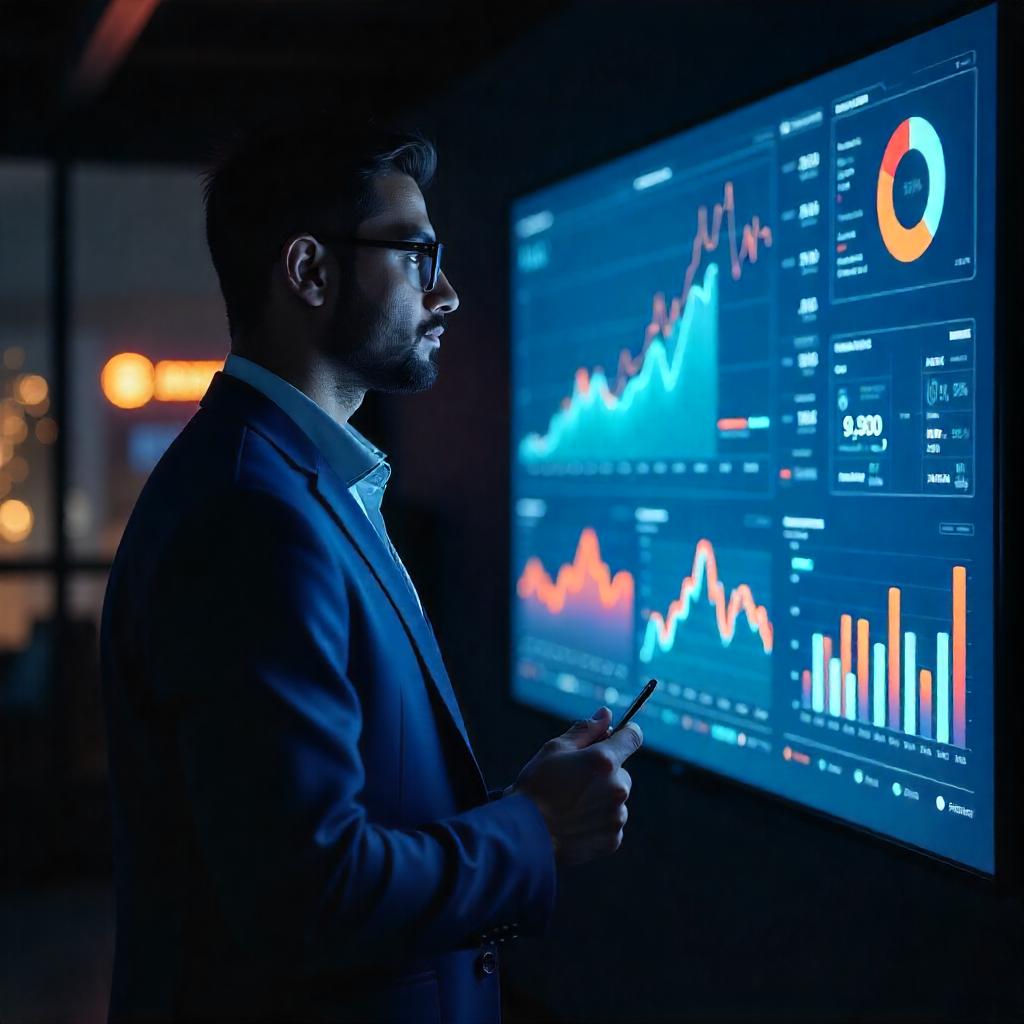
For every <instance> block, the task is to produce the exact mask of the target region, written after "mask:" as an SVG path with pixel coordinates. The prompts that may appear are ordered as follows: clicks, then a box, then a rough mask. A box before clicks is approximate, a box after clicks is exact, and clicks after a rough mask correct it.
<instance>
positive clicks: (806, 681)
mask: <svg viewBox="0 0 1024 1024" xmlns="http://www.w3.org/2000/svg"><path fill="white" fill-rule="evenodd" d="M800 686H801V696H802V697H803V706H804V707H805V708H809V707H810V706H811V670H810V669H809V668H805V669H804V671H803V675H801V677H800Z"/></svg>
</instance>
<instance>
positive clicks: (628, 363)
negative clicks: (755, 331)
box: [576, 181, 772, 397]
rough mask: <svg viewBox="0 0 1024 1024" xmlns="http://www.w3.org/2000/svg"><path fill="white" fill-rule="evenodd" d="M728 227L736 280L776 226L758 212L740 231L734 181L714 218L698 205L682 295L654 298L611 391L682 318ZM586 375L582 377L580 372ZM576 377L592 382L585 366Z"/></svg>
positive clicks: (615, 391) (619, 388)
mask: <svg viewBox="0 0 1024 1024" xmlns="http://www.w3.org/2000/svg"><path fill="white" fill-rule="evenodd" d="M723 222H724V224H725V228H726V235H727V239H728V244H729V266H730V270H731V273H732V278H733V280H734V281H738V280H739V279H740V278H741V277H742V276H743V264H744V263H756V262H757V257H758V253H759V250H760V246H761V244H762V243H763V244H764V246H765V248H770V247H771V244H772V229H771V228H770V227H768V226H767V225H766V224H762V223H761V218H760V216H758V214H756V213H755V214H754V215H753V216H752V217H751V218H750V221H749V223H746V224H744V225H743V226H742V228H740V230H739V233H737V230H736V197H735V193H734V189H733V183H732V182H731V181H727V182H726V183H725V185H724V187H723V193H722V201H721V202H720V203H715V204H714V206H713V207H712V209H711V219H710V221H709V220H708V208H707V207H706V206H704V205H703V204H702V205H701V206H698V207H697V227H696V230H695V231H694V234H693V242H692V245H691V251H690V262H689V264H688V265H687V267H686V273H685V275H684V276H683V289H682V291H681V292H680V293H679V295H676V296H673V298H672V301H671V303H669V304H668V305H666V302H665V293H664V292H658V293H657V294H656V295H655V296H654V299H653V302H652V308H651V320H650V323H648V325H647V328H646V330H645V332H644V343H643V347H642V348H641V349H640V351H639V352H638V353H637V355H635V356H634V355H632V353H631V352H630V351H629V349H628V348H624V349H623V350H622V351H621V352H620V353H619V365H618V370H617V372H616V378H615V384H614V386H613V387H612V388H611V394H612V395H615V396H616V397H618V396H619V395H621V394H622V389H623V388H624V387H625V386H626V384H627V383H628V381H629V379H630V378H631V377H635V376H636V375H637V374H638V373H639V372H640V368H641V367H642V366H643V365H644V357H645V356H646V355H647V350H648V349H649V348H650V346H651V342H652V341H654V339H655V338H656V337H658V335H659V334H660V335H661V336H662V337H665V338H667V337H668V335H669V334H670V333H671V332H672V328H673V327H674V326H675V325H676V323H677V322H678V320H679V318H680V317H681V316H682V315H683V310H684V309H685V308H686V298H687V296H688V295H689V294H690V288H691V287H692V285H693V280H694V278H695V277H696V276H697V271H698V270H699V269H700V262H701V257H702V256H703V254H704V253H706V252H714V251H715V250H716V249H717V248H718V247H719V245H720V244H721V240H722V225H723ZM581 374H582V375H583V377H582V378H581V376H580V375H581ZM576 379H577V382H578V383H579V382H580V381H581V380H582V382H583V383H584V384H589V374H588V373H587V371H586V370H585V369H580V370H578V371H577V373H576Z"/></svg>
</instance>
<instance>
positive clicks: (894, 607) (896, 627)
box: [889, 587, 900, 729]
mask: <svg viewBox="0 0 1024 1024" xmlns="http://www.w3.org/2000/svg"><path fill="white" fill-rule="evenodd" d="M899 727H900V588H899V587H890V588H889V728H890V729H898V728H899Z"/></svg>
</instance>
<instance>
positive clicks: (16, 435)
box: [3, 413, 28, 444]
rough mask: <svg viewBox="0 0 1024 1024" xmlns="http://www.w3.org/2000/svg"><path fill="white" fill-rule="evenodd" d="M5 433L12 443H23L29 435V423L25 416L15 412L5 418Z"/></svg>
mask: <svg viewBox="0 0 1024 1024" xmlns="http://www.w3.org/2000/svg"><path fill="white" fill-rule="evenodd" d="M3 435H4V437H5V438H7V440H8V441H10V442H11V443H12V444H21V442H22V441H24V440H25V438H26V437H28V425H27V424H26V423H25V420H24V418H23V417H21V416H18V415H17V413H13V414H11V415H9V416H5V417H4V419H3Z"/></svg>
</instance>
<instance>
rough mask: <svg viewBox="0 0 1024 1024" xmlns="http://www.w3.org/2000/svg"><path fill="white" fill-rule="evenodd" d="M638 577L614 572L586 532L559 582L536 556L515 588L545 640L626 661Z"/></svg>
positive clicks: (559, 572) (530, 626)
mask: <svg viewBox="0 0 1024 1024" xmlns="http://www.w3.org/2000/svg"><path fill="white" fill-rule="evenodd" d="M634 589H635V587H634V581H633V575H632V573H630V572H627V571H626V570H620V571H619V572H616V573H614V574H613V573H612V570H611V566H610V565H608V564H607V562H605V560H604V556H603V555H602V553H601V545H600V541H599V540H598V536H597V532H596V531H595V530H594V529H593V528H592V527H589V526H588V527H586V528H585V529H584V530H583V531H582V532H581V533H580V537H579V541H578V543H577V545H576V553H575V555H574V556H573V560H572V562H570V563H568V564H563V565H561V566H560V567H559V568H558V570H557V572H556V574H555V576H554V578H552V576H551V574H550V573H549V572H548V570H547V569H546V568H545V566H544V563H543V562H542V561H541V560H540V558H537V557H536V556H534V557H531V558H530V559H529V560H528V561H527V563H526V565H525V566H524V568H523V571H522V573H521V575H520V577H519V579H518V581H517V583H516V593H517V594H518V596H519V600H520V602H521V609H522V612H523V615H524V617H525V620H526V622H525V625H526V627H527V629H528V631H529V632H530V633H532V634H534V635H538V636H543V638H544V639H547V640H551V641H553V642H557V643H561V644H564V645H565V646H567V647H573V648H576V649H577V650H583V651H592V652H594V653H597V654H600V655H602V656H603V657H608V658H613V659H615V660H620V661H624V660H627V659H628V658H629V652H630V646H631V644H632V636H633V602H634Z"/></svg>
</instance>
